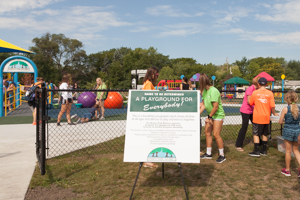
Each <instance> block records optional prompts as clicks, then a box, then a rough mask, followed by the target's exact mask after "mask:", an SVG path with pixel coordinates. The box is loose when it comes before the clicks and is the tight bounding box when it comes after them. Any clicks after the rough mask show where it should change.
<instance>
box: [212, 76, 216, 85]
mask: <svg viewBox="0 0 300 200" xmlns="http://www.w3.org/2000/svg"><path fill="white" fill-rule="evenodd" d="M211 79H212V80H213V86H215V80H216V76H215V75H213V76H212V77H211Z"/></svg>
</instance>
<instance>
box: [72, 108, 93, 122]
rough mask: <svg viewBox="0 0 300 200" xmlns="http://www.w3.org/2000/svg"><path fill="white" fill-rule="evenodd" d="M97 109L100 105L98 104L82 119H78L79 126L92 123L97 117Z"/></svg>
mask: <svg viewBox="0 0 300 200" xmlns="http://www.w3.org/2000/svg"><path fill="white" fill-rule="evenodd" d="M97 108H99V104H97V103H96V104H95V105H94V106H93V107H91V108H90V110H89V112H88V113H85V114H84V115H83V116H82V118H79V117H77V124H79V123H85V122H88V121H90V120H91V119H92V118H93V117H94V116H95V112H96V110H97ZM73 116H74V117H75V116H77V115H76V114H75V115H73ZM73 116H72V117H73Z"/></svg>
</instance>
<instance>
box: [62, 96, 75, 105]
mask: <svg viewBox="0 0 300 200" xmlns="http://www.w3.org/2000/svg"><path fill="white" fill-rule="evenodd" d="M67 101H68V102H69V103H72V98H68V100H67V99H64V98H62V97H61V98H60V104H66V103H67Z"/></svg>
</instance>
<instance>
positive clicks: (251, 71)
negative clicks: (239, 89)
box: [246, 61, 260, 82]
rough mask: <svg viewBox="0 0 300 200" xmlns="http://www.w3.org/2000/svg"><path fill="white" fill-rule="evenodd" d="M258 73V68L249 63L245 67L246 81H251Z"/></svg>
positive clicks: (254, 63) (255, 64) (253, 63)
mask: <svg viewBox="0 0 300 200" xmlns="http://www.w3.org/2000/svg"><path fill="white" fill-rule="evenodd" d="M259 73H260V66H259V64H257V63H256V62H254V61H251V62H250V64H249V65H248V66H247V74H246V79H247V80H248V81H250V82H251V81H252V79H253V78H254V77H255V76H257V75H258V74H259Z"/></svg>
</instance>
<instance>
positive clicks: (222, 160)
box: [216, 155, 226, 163]
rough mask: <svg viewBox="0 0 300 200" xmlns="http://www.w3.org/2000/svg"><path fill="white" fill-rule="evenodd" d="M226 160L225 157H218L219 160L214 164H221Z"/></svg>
mask: <svg viewBox="0 0 300 200" xmlns="http://www.w3.org/2000/svg"><path fill="white" fill-rule="evenodd" d="M225 160H226V158H225V156H221V155H220V156H219V158H218V159H217V160H216V163H222V162H224V161H225Z"/></svg>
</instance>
